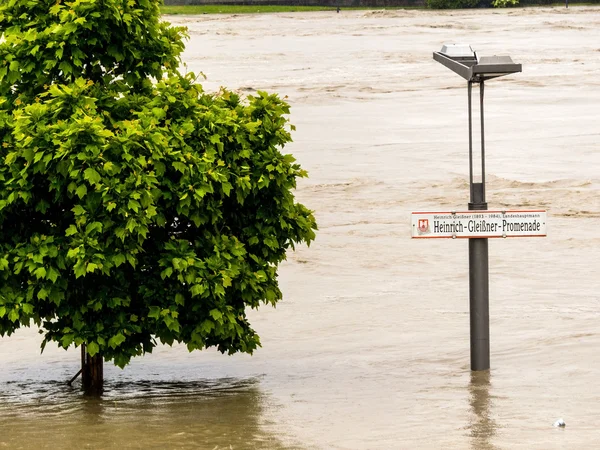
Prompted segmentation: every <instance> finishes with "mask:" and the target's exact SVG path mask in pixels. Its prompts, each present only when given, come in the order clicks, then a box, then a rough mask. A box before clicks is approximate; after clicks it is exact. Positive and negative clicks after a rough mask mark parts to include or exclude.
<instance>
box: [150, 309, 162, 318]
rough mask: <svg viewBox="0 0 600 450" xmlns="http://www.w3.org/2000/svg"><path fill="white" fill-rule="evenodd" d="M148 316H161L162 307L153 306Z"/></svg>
mask: <svg viewBox="0 0 600 450" xmlns="http://www.w3.org/2000/svg"><path fill="white" fill-rule="evenodd" d="M148 317H150V318H151V319H158V318H159V317H160V308H159V307H158V306H151V307H150V312H149V313H148Z"/></svg>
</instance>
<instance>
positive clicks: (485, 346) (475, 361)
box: [468, 80, 490, 370]
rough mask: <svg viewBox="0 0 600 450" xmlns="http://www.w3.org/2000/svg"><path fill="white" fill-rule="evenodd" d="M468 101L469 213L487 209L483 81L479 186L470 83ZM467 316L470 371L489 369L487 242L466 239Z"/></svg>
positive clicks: (480, 85) (480, 91)
mask: <svg viewBox="0 0 600 450" xmlns="http://www.w3.org/2000/svg"><path fill="white" fill-rule="evenodd" d="M468 89H469V91H468V98H469V167H470V168H471V179H470V182H469V183H470V191H471V199H470V200H471V201H470V202H469V210H472V211H477V210H479V211H481V210H486V209H487V202H486V200H485V139H484V136H483V133H484V127H483V123H484V118H483V94H484V85H483V80H482V81H480V83H479V102H480V103H479V104H480V109H479V113H480V116H481V171H482V173H481V183H475V182H474V181H473V175H472V167H473V144H472V142H473V137H472V123H471V121H472V114H471V82H469V85H468ZM469 314H470V335H471V370H488V369H489V368H490V295H489V264H488V240H487V239H485V238H471V239H469Z"/></svg>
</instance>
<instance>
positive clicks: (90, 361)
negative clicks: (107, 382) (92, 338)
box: [81, 345, 104, 396]
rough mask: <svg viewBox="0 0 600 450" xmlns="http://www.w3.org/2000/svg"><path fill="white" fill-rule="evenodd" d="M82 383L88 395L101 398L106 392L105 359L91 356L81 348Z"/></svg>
mask: <svg viewBox="0 0 600 450" xmlns="http://www.w3.org/2000/svg"><path fill="white" fill-rule="evenodd" d="M81 368H82V372H81V382H82V385H83V391H84V393H85V394H86V395H94V396H99V395H102V391H103V390H104V359H103V358H102V356H101V355H94V356H90V355H89V354H88V353H87V351H86V348H85V345H82V346H81Z"/></svg>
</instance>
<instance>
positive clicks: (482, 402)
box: [469, 370, 497, 450]
mask: <svg viewBox="0 0 600 450" xmlns="http://www.w3.org/2000/svg"><path fill="white" fill-rule="evenodd" d="M490 386H491V376H490V371H489V370H483V371H477V372H471V382H470V383H469V405H470V406H471V412H472V417H471V423H470V424H469V430H470V436H471V447H472V448H473V449H474V450H495V449H496V448H497V447H496V446H495V445H494V444H493V443H492V438H493V437H494V435H495V434H496V427H497V425H496V422H495V421H494V419H493V418H492V412H491V409H492V401H491V399H490Z"/></svg>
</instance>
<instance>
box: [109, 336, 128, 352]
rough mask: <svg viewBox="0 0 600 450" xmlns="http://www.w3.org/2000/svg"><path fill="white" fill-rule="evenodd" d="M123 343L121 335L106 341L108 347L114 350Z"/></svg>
mask: <svg viewBox="0 0 600 450" xmlns="http://www.w3.org/2000/svg"><path fill="white" fill-rule="evenodd" d="M123 342H125V336H123V335H122V334H121V333H118V334H116V335H114V336H113V337H111V338H110V339H109V340H108V346H109V347H110V348H113V349H114V348H117V347H118V346H119V345H121V344H122V343H123Z"/></svg>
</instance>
